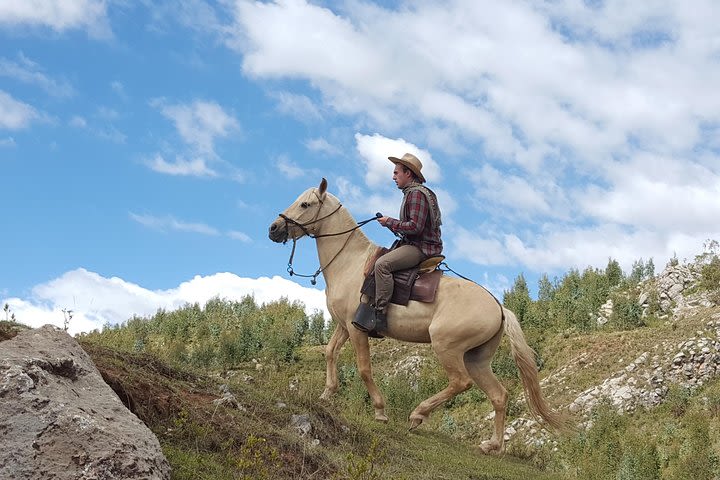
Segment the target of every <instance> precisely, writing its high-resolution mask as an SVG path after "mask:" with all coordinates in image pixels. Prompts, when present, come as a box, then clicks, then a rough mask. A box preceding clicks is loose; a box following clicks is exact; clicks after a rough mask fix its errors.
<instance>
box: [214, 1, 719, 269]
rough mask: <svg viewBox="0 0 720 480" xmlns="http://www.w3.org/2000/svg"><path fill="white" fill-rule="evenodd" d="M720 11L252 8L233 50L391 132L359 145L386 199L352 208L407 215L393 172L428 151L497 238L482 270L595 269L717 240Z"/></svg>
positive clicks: (552, 5)
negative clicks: (400, 207)
mask: <svg viewBox="0 0 720 480" xmlns="http://www.w3.org/2000/svg"><path fill="white" fill-rule="evenodd" d="M716 3H717V2H715V1H714V0H698V1H697V2H692V4H690V3H687V2H685V3H682V2H671V1H669V0H662V1H660V2H654V3H652V5H650V4H641V3H632V2H630V3H629V2H621V1H619V0H610V1H604V2H583V1H580V0H561V1H557V2H545V3H539V4H531V3H528V2H491V1H489V0H485V1H475V0H455V1H453V2H445V3H442V4H437V3H432V2H420V3H417V4H414V5H413V8H405V7H397V8H394V7H384V6H380V5H377V4H373V3H368V2H345V3H340V4H338V3H334V4H333V3H328V2H323V5H327V6H326V7H325V6H321V5H318V4H317V2H316V3H310V2H308V1H304V0H293V1H289V0H284V1H280V0H278V1H270V2H259V1H251V0H238V1H237V2H235V4H234V6H235V10H234V11H233V15H234V18H233V24H232V25H230V26H229V28H228V29H227V31H228V32H229V33H230V36H229V37H228V38H227V39H226V40H227V42H228V44H229V45H230V47H231V48H234V49H236V50H237V51H238V52H239V53H241V54H242V58H243V69H244V72H245V73H246V74H247V75H248V76H250V77H252V78H255V79H257V80H258V81H264V80H268V79H270V80H278V79H279V80H290V81H292V82H297V81H305V82H306V83H304V84H303V88H312V89H314V91H315V92H316V93H317V95H315V94H313V95H312V97H313V98H318V99H319V101H321V102H322V104H321V105H320V107H319V108H321V109H322V111H323V112H328V111H331V110H334V111H335V112H336V113H339V114H341V115H344V116H346V117H347V118H348V120H349V121H351V122H354V126H355V128H356V129H358V130H360V129H363V130H365V131H371V132H372V131H374V132H380V133H377V134H374V135H362V134H357V135H356V143H357V151H358V154H359V158H360V160H361V161H362V162H363V167H364V169H363V170H362V172H363V173H364V174H365V184H366V185H367V186H369V187H372V188H373V190H374V191H376V193H375V194H374V196H370V195H367V194H365V193H364V192H363V191H362V189H358V188H357V187H352V188H351V187H350V186H349V185H345V184H343V185H342V189H341V190H343V189H344V190H345V191H346V192H347V194H348V195H347V197H348V198H349V199H350V200H349V202H356V203H351V204H354V205H355V204H356V205H357V207H358V208H362V210H363V211H366V210H368V208H373V209H374V208H375V207H368V205H369V204H370V202H377V203H378V204H379V205H380V207H378V208H390V207H391V206H392V205H394V202H393V201H392V197H391V195H390V194H389V193H387V191H386V190H384V187H383V186H384V185H387V184H388V183H390V182H391V181H390V176H391V174H390V172H391V169H389V168H386V167H387V165H386V162H387V160H386V157H387V156H388V154H394V155H397V156H400V155H402V154H403V153H404V152H405V151H410V152H411V153H415V154H417V155H418V157H419V158H420V159H421V160H422V161H423V162H426V158H428V159H432V157H430V156H429V154H428V152H427V151H420V152H417V151H413V150H412V149H413V148H417V147H416V145H424V146H427V147H428V148H430V149H431V150H432V151H434V152H435V151H438V150H439V151H440V152H443V153H445V154H448V153H453V154H457V155H458V157H459V158H457V160H455V159H453V163H452V165H450V164H444V165H443V170H444V172H445V173H446V176H450V175H448V174H447V172H449V171H450V168H452V169H453V170H454V172H453V173H456V171H462V172H463V174H465V178H466V179H468V180H470V182H471V183H472V187H471V188H473V189H474V196H473V198H472V199H471V202H473V205H474V206H475V207H477V208H478V210H479V211H480V213H481V214H482V215H480V216H479V218H476V217H478V216H477V215H472V216H469V215H467V212H463V214H464V215H465V222H464V223H463V225H466V228H468V229H469V230H470V231H476V230H477V231H479V232H492V234H489V233H484V234H483V235H482V238H483V240H482V241H481V242H480V243H478V242H474V243H473V242H472V241H470V239H469V237H467V236H465V237H463V238H462V239H461V240H460V241H459V242H458V244H459V245H460V244H462V245H463V246H464V247H466V248H467V249H468V250H470V251H474V252H476V254H475V258H476V259H482V261H484V262H488V263H490V264H497V263H496V262H497V261H498V260H497V259H502V260H500V261H501V262H510V263H512V264H516V263H519V262H528V265H533V266H534V267H537V268H541V267H542V266H547V267H549V268H558V267H561V266H562V265H563V262H567V265H580V266H581V267H582V266H583V265H585V264H588V263H590V262H600V264H604V262H605V261H606V258H605V257H606V256H607V255H608V254H609V252H613V253H612V254H613V255H614V256H616V257H618V258H619V257H621V253H622V252H619V248H621V247H622V248H623V249H624V251H626V252H628V253H626V254H625V255H622V256H623V258H628V257H629V258H630V259H631V260H630V261H632V259H633V258H638V257H639V256H645V257H648V256H651V255H652V256H656V257H660V256H663V257H665V258H667V257H668V256H669V255H671V254H672V252H673V251H676V252H678V253H679V254H681V255H692V252H693V250H695V249H697V247H698V245H699V244H700V243H701V242H702V241H703V240H705V239H706V238H713V237H714V236H716V235H717V230H718V229H717V228H716V226H715V225H716V224H717V222H716V221H715V220H714V218H717V217H718V215H719V213H720V211H719V210H718V208H720V207H718V205H720V203H718V202H717V201H716V199H717V198H718V189H719V188H720V186H719V185H720V181H719V178H720V171H719V170H718V168H720V167H718V165H720V158H719V157H720V155H718V145H720V129H718V128H717V125H720V96H718V95H717V94H716V90H717V84H718V83H720V63H719V62H718V61H717V59H718V58H719V57H718V55H719V52H720V43H719V41H718V35H717V31H718V30H717V14H716V13H717V5H716ZM397 25H402V26H403V28H402V29H398V28H397ZM267 31H273V32H283V33H282V34H278V35H267V34H266V32H267ZM360 69H361V70H362V71H361V72H360V71H359V70H360ZM668 72H672V73H668ZM392 138H396V139H398V140H392ZM393 143H396V144H397V143H402V144H401V146H402V148H398V151H397V152H395V151H394V150H392V148H391V147H392V144H393ZM389 150H390V151H389ZM423 153H425V154H427V155H426V156H423ZM438 158H439V157H438ZM428 167H430V164H428ZM468 172H470V173H473V172H474V173H473V174H472V175H470V176H469V175H467V173H468ZM436 173H437V174H438V175H439V173H440V169H439V168H438V170H437V172H436ZM426 176H427V177H428V179H429V180H430V181H431V183H432V182H437V181H438V180H439V176H438V177H435V178H433V177H432V170H431V168H428V174H427V175H426ZM378 189H379V190H378ZM447 190H448V191H452V192H453V194H456V189H452V190H450V189H447ZM462 193H464V192H462V189H461V193H460V194H462ZM451 198H452V197H451ZM344 200H345V199H344ZM449 203H451V202H449ZM463 203H465V201H464V202H463ZM382 205H386V206H385V207H382ZM463 206H464V205H463ZM473 244H474V245H479V247H478V248H475V247H473ZM588 246H589V247H588ZM483 251H485V252H489V254H488V253H483ZM648 252H650V253H651V255H648ZM600 255H601V256H600Z"/></svg>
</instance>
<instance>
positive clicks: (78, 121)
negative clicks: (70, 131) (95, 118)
mask: <svg viewBox="0 0 720 480" xmlns="http://www.w3.org/2000/svg"><path fill="white" fill-rule="evenodd" d="M70 126H71V127H75V128H86V127H87V121H86V120H85V119H84V118H83V117H81V116H80V115H73V117H72V118H71V119H70Z"/></svg>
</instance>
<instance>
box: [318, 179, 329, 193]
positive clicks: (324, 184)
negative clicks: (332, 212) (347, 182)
mask: <svg viewBox="0 0 720 480" xmlns="http://www.w3.org/2000/svg"><path fill="white" fill-rule="evenodd" d="M319 191H320V195H325V192H327V180H325V177H323V179H322V180H321V181H320V190H319Z"/></svg>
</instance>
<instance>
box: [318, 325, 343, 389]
mask: <svg viewBox="0 0 720 480" xmlns="http://www.w3.org/2000/svg"><path fill="white" fill-rule="evenodd" d="M348 336H349V335H348V332H347V329H346V328H343V326H342V325H341V324H340V323H339V322H338V324H337V325H336V326H335V331H334V332H333V334H332V337H330V341H329V342H328V344H327V346H326V347H325V390H323V393H322V395H320V398H321V399H322V400H327V399H329V398H330V397H332V396H333V395H334V394H335V392H337V391H338V388H339V385H340V384H339V382H338V375H337V360H338V357H339V356H340V349H341V348H342V346H343V345H345V342H346V341H347V339H348Z"/></svg>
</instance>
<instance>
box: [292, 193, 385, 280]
mask: <svg viewBox="0 0 720 480" xmlns="http://www.w3.org/2000/svg"><path fill="white" fill-rule="evenodd" d="M341 207H342V203H340V204H338V206H337V208H336V209H335V210H333V211H332V212H330V213H329V214H327V215H325V216H324V217H320V218H315V219H314V220H311V221H309V222H306V223H300V222H298V221H297V220H295V219H293V218H290V217H288V216H287V215H285V214H283V213H281V214H280V218H282V219H283V220H285V223H286V224H288V223H291V224H293V225H296V226H298V227H300V230H302V231H303V232H304V233H305V235H307V236H308V237H310V238H324V237H336V236H339V235H345V234H347V233H350V235H348V237H347V239H345V243H343V246H342V247H340V250H338V251H337V253H336V254H335V255H334V256H333V257H332V258H331V259H330V261H329V262H328V263H326V264H325V266H322V265H320V267H319V268H318V269H317V270H316V271H315V273H313V274H312V275H303V274H301V273H297V272H295V270H294V269H293V266H292V264H293V258H294V257H295V247H296V246H297V239H295V238H293V239H292V241H293V246H292V252H290V260H288V265H287V272H288V274H290V276H291V277H292V276H293V275H294V276H296V277H303V278H309V279H310V284H312V285H316V284H317V277H318V276H319V275H320V274H321V273H322V272H323V270H325V269H326V268H327V267H329V266H330V264H331V263H333V262H334V261H335V259H336V258H337V257H338V255H340V252H342V251H343V250H344V249H345V247H346V246H347V244H348V242H349V241H350V237H352V233H353V232H354V231H355V230H357V229H358V228H360V227H363V226H365V225H367V224H368V223H370V222H372V221H373V220H376V219H378V218H380V217H382V214H381V213H379V212H378V213H376V214H375V216H374V217H372V218H368V219H367V220H363V221H361V222H358V223H357V225H355V226H354V227H352V228H349V229H347V230H345V231H343V232H335V233H325V234H320V235H315V234H313V233H311V232H310V231H308V229H307V228H306V227H307V226H308V225H312V224H313V223H317V222H319V221H321V220H325V219H326V218H328V217H330V216H332V215H334V214H335V213H337V212H338V211H339V210H340V208H341ZM318 215H320V210H318ZM285 228H287V226H286V227H285Z"/></svg>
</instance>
